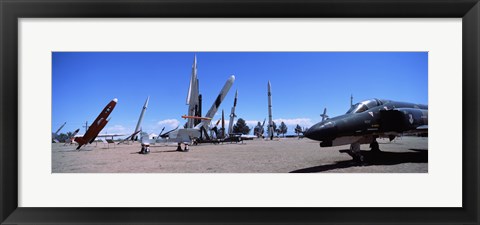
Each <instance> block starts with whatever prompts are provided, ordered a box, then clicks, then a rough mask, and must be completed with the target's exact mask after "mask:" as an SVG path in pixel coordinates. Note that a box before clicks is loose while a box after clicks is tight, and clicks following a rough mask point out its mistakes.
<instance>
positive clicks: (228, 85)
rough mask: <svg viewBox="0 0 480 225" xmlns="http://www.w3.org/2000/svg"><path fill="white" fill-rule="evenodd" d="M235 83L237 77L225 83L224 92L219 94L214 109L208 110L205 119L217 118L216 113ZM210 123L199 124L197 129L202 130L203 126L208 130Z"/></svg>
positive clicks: (231, 77)
mask: <svg viewBox="0 0 480 225" xmlns="http://www.w3.org/2000/svg"><path fill="white" fill-rule="evenodd" d="M234 81H235V76H234V75H232V76H230V78H228V80H227V82H226V83H225V85H223V88H222V90H221V91H220V93H219V94H218V96H217V98H216V99H215V101H214V102H213V104H212V107H210V109H209V110H208V112H207V114H206V115H205V117H208V118H213V117H214V116H215V113H217V111H218V108H219V107H220V104H221V103H222V101H223V99H224V98H225V96H226V95H227V94H228V91H229V90H230V88H231V87H232V85H233V82H234ZM209 122H210V121H209ZM209 122H208V123H209ZM208 123H206V122H205V121H202V122H201V123H199V124H198V125H197V126H195V127H198V128H200V127H201V126H203V127H204V128H205V129H206V128H207V126H208Z"/></svg>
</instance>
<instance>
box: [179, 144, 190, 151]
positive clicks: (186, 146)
mask: <svg viewBox="0 0 480 225" xmlns="http://www.w3.org/2000/svg"><path fill="white" fill-rule="evenodd" d="M176 151H177V152H188V151H189V149H188V144H185V149H184V150H182V144H180V143H178V146H177V150H176Z"/></svg>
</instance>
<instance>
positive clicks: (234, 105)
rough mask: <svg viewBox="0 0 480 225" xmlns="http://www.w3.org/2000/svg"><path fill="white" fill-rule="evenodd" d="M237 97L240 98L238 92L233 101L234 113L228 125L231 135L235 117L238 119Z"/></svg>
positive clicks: (231, 114)
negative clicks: (236, 113) (236, 110)
mask: <svg viewBox="0 0 480 225" xmlns="http://www.w3.org/2000/svg"><path fill="white" fill-rule="evenodd" d="M237 96H238V90H237V91H235V98H234V100H233V107H232V111H231V113H230V121H229V123H228V134H231V133H232V132H233V120H234V119H235V117H237V115H235V107H237Z"/></svg>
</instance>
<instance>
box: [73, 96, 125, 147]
mask: <svg viewBox="0 0 480 225" xmlns="http://www.w3.org/2000/svg"><path fill="white" fill-rule="evenodd" d="M117 102H118V100H117V99H116V98H114V99H113V100H112V101H110V103H108V104H107V106H105V108H104V109H103V110H102V112H101V113H100V115H98V117H97V118H96V119H95V121H94V122H93V124H92V125H91V126H90V127H89V128H88V130H87V132H86V133H85V135H83V137H76V138H75V142H77V143H78V147H77V150H78V149H80V148H81V147H82V145H85V144H87V143H90V144H91V143H92V142H93V141H94V140H95V138H97V136H98V134H99V133H100V131H102V129H103V128H104V127H105V126H106V125H107V123H108V121H109V120H110V118H108V116H109V115H110V113H112V111H113V109H114V108H115V105H117Z"/></svg>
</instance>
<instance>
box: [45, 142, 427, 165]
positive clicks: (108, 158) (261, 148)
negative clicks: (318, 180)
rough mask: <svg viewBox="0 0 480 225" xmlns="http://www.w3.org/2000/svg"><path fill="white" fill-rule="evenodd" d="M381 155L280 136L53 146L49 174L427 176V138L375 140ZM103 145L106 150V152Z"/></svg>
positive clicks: (364, 148) (365, 146) (366, 148)
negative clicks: (144, 147)
mask: <svg viewBox="0 0 480 225" xmlns="http://www.w3.org/2000/svg"><path fill="white" fill-rule="evenodd" d="M378 141H379V143H380V149H381V150H382V152H380V153H371V152H369V151H368V150H369V147H368V145H362V146H361V149H362V154H363V155H364V157H365V163H363V164H358V163H355V162H353V161H352V158H351V157H350V156H349V155H348V154H346V153H340V152H339V150H346V149H348V148H349V146H347V145H344V146H337V147H329V148H320V147H319V144H318V142H316V141H312V140H309V139H306V138H304V139H297V138H279V139H274V140H272V141H270V140H259V139H256V140H252V141H244V143H243V144H241V143H239V144H235V143H232V144H231V143H222V144H215V145H214V144H200V145H198V146H191V147H190V152H176V151H175V149H176V144H169V145H163V144H161V145H155V146H151V147H150V150H151V153H150V154H148V155H141V154H138V153H137V152H138V151H140V144H139V143H134V144H130V145H126V144H120V145H117V144H115V145H113V144H110V145H109V146H107V145H106V144H103V143H98V144H97V146H95V144H92V145H89V146H86V147H82V149H81V150H80V151H77V150H75V148H76V146H73V145H71V146H64V145H63V144H60V143H59V144H52V172H53V173H289V172H301V173H311V172H331V173H427V172H428V151H427V149H428V139H427V138H418V137H402V138H400V139H398V140H395V141H393V142H389V141H388V140H386V139H379V140H378ZM107 147H108V148H107Z"/></svg>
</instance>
